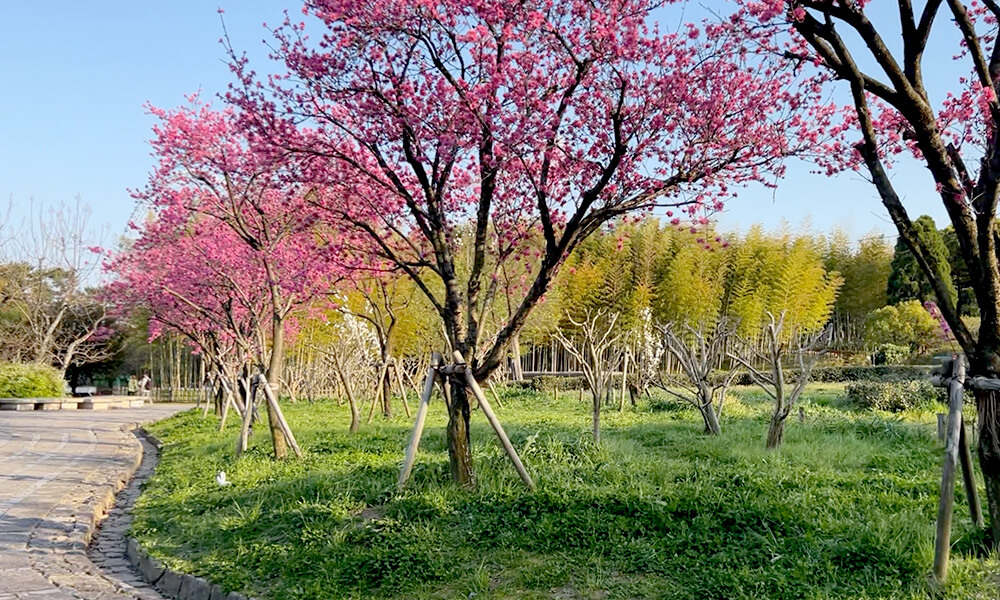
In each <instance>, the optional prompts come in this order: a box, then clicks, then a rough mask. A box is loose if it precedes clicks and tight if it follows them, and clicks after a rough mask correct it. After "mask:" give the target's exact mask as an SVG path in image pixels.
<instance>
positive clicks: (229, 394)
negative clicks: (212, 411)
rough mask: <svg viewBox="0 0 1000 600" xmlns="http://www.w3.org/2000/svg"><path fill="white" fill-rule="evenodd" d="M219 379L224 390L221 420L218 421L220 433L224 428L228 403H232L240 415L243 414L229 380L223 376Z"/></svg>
mask: <svg viewBox="0 0 1000 600" xmlns="http://www.w3.org/2000/svg"><path fill="white" fill-rule="evenodd" d="M221 381H222V389H223V390H225V400H223V401H222V402H223V403H222V420H221V421H220V422H219V433H222V432H223V431H225V430H226V416H227V415H228V414H229V406H230V405H232V406H233V408H235V409H236V411H237V412H238V413H239V414H240V416H242V415H243V411H241V410H240V407H239V405H238V404H236V398H235V395H234V394H233V388H232V387H231V386H230V385H229V382H228V381H227V380H226V379H225V378H224V377H223V378H221Z"/></svg>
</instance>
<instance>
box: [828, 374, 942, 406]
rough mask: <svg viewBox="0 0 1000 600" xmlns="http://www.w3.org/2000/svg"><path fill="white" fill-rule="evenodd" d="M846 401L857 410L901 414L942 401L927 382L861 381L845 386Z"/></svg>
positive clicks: (940, 396) (937, 391) (936, 389)
mask: <svg viewBox="0 0 1000 600" xmlns="http://www.w3.org/2000/svg"><path fill="white" fill-rule="evenodd" d="M847 399H848V400H849V401H850V402H851V403H852V404H854V405H855V406H857V407H858V408H863V409H871V410H887V411H889V412H901V411H904V410H910V409H913V408H926V407H929V406H931V405H932V404H934V402H936V401H943V400H944V392H943V391H942V390H940V389H938V388H935V387H934V386H932V385H931V384H930V382H928V381H861V382H856V383H851V384H849V385H848V386H847Z"/></svg>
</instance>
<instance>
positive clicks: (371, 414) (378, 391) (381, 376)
mask: <svg viewBox="0 0 1000 600" xmlns="http://www.w3.org/2000/svg"><path fill="white" fill-rule="evenodd" d="M388 368H389V363H385V364H383V365H382V368H381V369H379V372H378V379H376V380H375V397H373V398H372V407H371V409H370V410H369V411H368V422H369V423H371V422H372V419H374V418H375V405H376V404H377V403H378V401H379V400H382V402H383V403H384V402H385V398H383V397H382V391H383V390H384V389H385V386H384V385H382V382H383V381H384V380H385V373H386V370H387V369H388Z"/></svg>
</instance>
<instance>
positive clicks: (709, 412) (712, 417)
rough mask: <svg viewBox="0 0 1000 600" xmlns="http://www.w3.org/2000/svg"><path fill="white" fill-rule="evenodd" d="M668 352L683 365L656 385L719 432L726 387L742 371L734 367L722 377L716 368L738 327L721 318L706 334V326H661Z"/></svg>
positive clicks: (708, 429)
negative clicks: (686, 403)
mask: <svg viewBox="0 0 1000 600" xmlns="http://www.w3.org/2000/svg"><path fill="white" fill-rule="evenodd" d="M661 333H662V334H663V341H664V345H665V346H666V348H667V352H669V353H670V354H671V356H673V357H674V359H675V360H676V361H677V363H678V365H679V366H680V368H681V373H680V374H679V375H672V374H669V373H665V374H664V375H662V377H661V379H660V380H659V381H658V382H657V384H656V385H657V387H659V388H660V389H662V390H663V391H665V392H667V393H668V394H670V395H672V396H675V397H677V398H679V399H681V400H684V401H685V402H689V403H691V404H692V405H694V407H695V408H697V409H698V412H699V413H701V418H702V420H703V421H704V422H705V433H707V434H710V435H719V434H720V433H721V432H722V427H721V426H720V424H719V417H720V416H722V407H723V405H724V403H725V400H726V390H727V389H728V388H729V386H730V385H731V384H732V382H733V379H735V377H736V375H737V374H739V370H737V369H731V370H730V371H729V372H728V373H726V374H724V375H721V376H719V375H718V374H717V373H716V371H717V369H718V368H719V366H720V365H721V364H722V362H723V359H724V358H725V357H726V348H727V346H729V343H730V340H731V339H732V338H733V337H734V336H735V335H736V327H735V326H734V325H733V324H732V323H730V322H728V321H726V320H725V319H720V320H719V321H718V322H717V323H716V324H715V326H714V327H713V328H712V329H711V330H710V331H708V332H707V333H706V332H705V331H704V329H703V328H701V329H695V328H693V327H691V326H687V325H686V326H684V328H683V330H682V331H677V330H676V329H675V328H674V327H673V326H672V325H666V326H664V327H662V328H661Z"/></svg>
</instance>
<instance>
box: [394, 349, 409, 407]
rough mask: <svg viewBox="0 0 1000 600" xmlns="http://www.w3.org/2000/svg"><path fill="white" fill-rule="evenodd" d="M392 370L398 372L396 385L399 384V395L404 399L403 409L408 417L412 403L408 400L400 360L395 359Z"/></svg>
mask: <svg viewBox="0 0 1000 600" xmlns="http://www.w3.org/2000/svg"><path fill="white" fill-rule="evenodd" d="M392 371H393V373H395V374H396V385H398V386H399V397H400V398H402V399H403V410H404V411H406V418H407V419H409V418H410V416H411V415H410V403H409V402H407V401H406V388H405V387H403V376H402V375H401V374H400V373H399V371H400V368H399V361H393V363H392Z"/></svg>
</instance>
